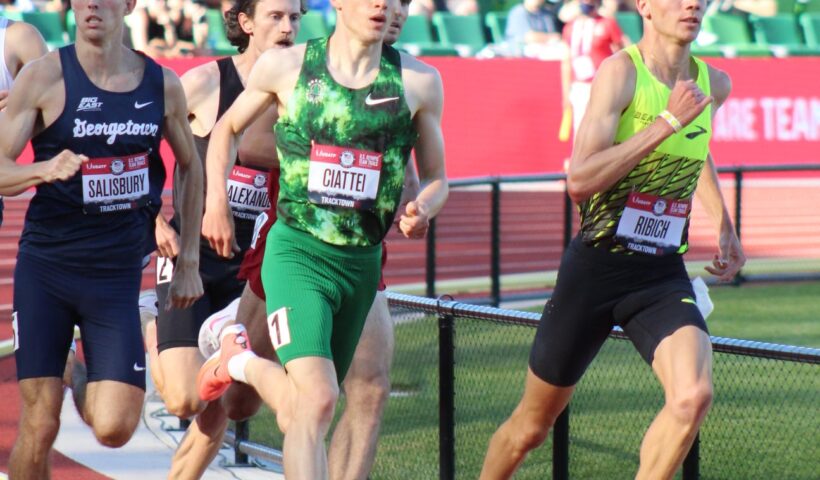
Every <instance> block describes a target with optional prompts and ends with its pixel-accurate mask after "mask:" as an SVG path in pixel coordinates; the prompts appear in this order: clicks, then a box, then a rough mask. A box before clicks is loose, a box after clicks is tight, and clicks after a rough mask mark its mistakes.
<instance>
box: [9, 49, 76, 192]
mask: <svg viewBox="0 0 820 480" xmlns="http://www.w3.org/2000/svg"><path fill="white" fill-rule="evenodd" d="M59 82H62V77H61V76H60V69H59V67H56V66H55V65H54V64H53V62H43V61H40V60H38V61H35V62H34V63H32V64H31V65H30V67H29V68H24V69H23V71H21V72H20V74H19V75H18V77H17V81H16V82H15V84H14V86H13V87H12V89H11V93H10V95H9V103H8V106H7V108H6V109H5V110H4V111H3V114H2V115H0V132H6V133H5V134H3V135H0V195H17V194H19V193H22V192H24V191H25V190H26V189H28V188H30V187H33V186H36V185H39V184H41V183H46V182H54V181H58V180H66V179H68V178H71V177H72V176H74V175H75V174H76V173H77V170H79V169H80V165H81V164H82V162H84V161H85V160H87V157H85V156H84V155H76V154H74V153H72V152H71V151H69V150H63V151H62V152H60V153H59V154H57V156H55V157H54V158H52V159H51V160H48V161H43V162H34V163H31V164H29V165H19V164H17V163H16V160H17V157H19V156H20V153H21V152H22V151H23V148H24V147H25V146H26V143H27V142H28V141H29V140H30V139H31V137H32V136H33V135H34V134H35V126H36V125H37V123H38V121H40V122H41V121H42V113H41V106H42V104H43V103H44V102H45V98H46V96H47V95H48V94H49V92H53V91H55V90H56V89H57V88H59Z"/></svg>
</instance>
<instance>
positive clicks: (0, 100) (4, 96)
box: [0, 90, 9, 112]
mask: <svg viewBox="0 0 820 480" xmlns="http://www.w3.org/2000/svg"><path fill="white" fill-rule="evenodd" d="M8 98H9V91H8V90H0V112H2V111H3V109H4V108H6V104H7V103H8V101H9V100H8Z"/></svg>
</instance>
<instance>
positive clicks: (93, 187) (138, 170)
mask: <svg viewBox="0 0 820 480" xmlns="http://www.w3.org/2000/svg"><path fill="white" fill-rule="evenodd" d="M82 178H83V211H85V213H88V214H94V215H99V214H105V213H112V212H122V211H126V210H136V209H138V208H140V207H142V206H144V205H145V204H146V203H147V202H148V195H149V192H150V185H149V182H148V153H147V152H146V153H139V154H136V155H130V156H126V157H108V158H91V159H89V160H88V161H87V162H85V163H84V164H83V166H82Z"/></svg>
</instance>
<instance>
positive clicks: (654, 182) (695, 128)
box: [581, 45, 712, 253]
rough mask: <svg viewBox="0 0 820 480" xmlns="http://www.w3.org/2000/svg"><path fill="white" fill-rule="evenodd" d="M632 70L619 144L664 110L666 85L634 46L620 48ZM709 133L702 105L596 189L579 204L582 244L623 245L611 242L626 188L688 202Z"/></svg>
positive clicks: (701, 75) (704, 86) (705, 73)
mask: <svg viewBox="0 0 820 480" xmlns="http://www.w3.org/2000/svg"><path fill="white" fill-rule="evenodd" d="M625 51H626V52H627V53H628V54H629V56H630V58H631V59H632V62H633V63H634V65H635V70H636V72H637V76H636V81H635V95H634V97H633V98H632V102H631V103H630V104H629V106H628V107H627V109H626V110H625V111H624V112H623V114H621V119H620V121H619V123H618V130H617V133H616V135H615V143H616V144H618V143H622V142H624V141H626V140H627V139H628V138H630V137H632V136H633V135H635V134H636V133H637V132H639V131H641V130H642V129H644V128H646V126H648V125H649V124H650V123H652V122H653V121H655V118H656V117H657V116H658V114H659V113H660V112H661V111H663V110H664V109H665V108H666V105H667V102H668V100H669V94H670V92H671V91H670V89H669V87H667V86H666V85H665V84H663V83H661V82H660V81H659V80H658V79H656V78H655V76H654V75H652V73H651V72H650V71H649V69H648V68H647V67H646V65H645V64H644V62H643V59H642V58H641V53H640V51H639V50H638V47H637V46H636V45H631V46H629V47H627V48H626V49H625ZM692 60H693V61H694V62H695V64H696V65H697V69H698V73H697V80H696V83H697V85H698V87H700V89H701V91H703V92H704V93H705V94H706V95H709V94H710V92H711V89H710V86H709V70H708V67H707V66H706V64H705V63H704V62H703V61H701V60H700V59H697V58H695V57H692ZM711 136H712V108H711V105H709V106H707V107H706V108H705V109H704V111H703V112H702V113H701V114H700V115H699V116H698V117H697V118H695V120H694V121H693V122H691V123H690V124H689V125H687V126H686V127H684V128H683V129H682V130H681V131H680V132H678V133H675V134H673V135H671V136H670V137H669V138H667V139H666V140H665V141H664V142H663V143H661V144H660V145H659V146H658V147H657V148H656V149H655V150H654V151H653V152H652V153H650V154H649V155H647V156H646V157H644V158H643V159H641V161H640V162H639V163H638V165H637V166H635V168H634V169H632V171H631V172H629V173H628V174H627V175H626V176H625V177H624V178H622V179H621V180H619V181H618V183H616V184H615V185H613V186H612V187H611V188H610V189H609V190H607V191H605V192H601V193H596V194H594V195H593V196H592V197H590V198H589V199H588V200H587V201H586V202H584V203H582V204H581V236H582V239H583V241H584V242H585V243H587V244H592V245H595V246H603V247H606V248H609V249H610V250H611V251H613V252H623V251H626V249H625V248H624V247H623V246H622V245H621V244H620V243H618V242H617V241H616V240H615V238H614V237H615V232H616V229H617V227H618V222H619V221H620V219H621V215H622V214H623V212H624V207H625V205H626V201H627V197H628V196H629V194H630V193H631V192H638V193H642V194H649V195H653V196H657V197H662V198H664V199H668V200H689V199H691V198H692V195H693V194H694V192H695V187H696V186H697V182H698V178H699V176H700V172H701V169H702V168H703V165H704V163H705V161H706V157H707V155H708V153H709V139H710V138H711ZM688 222H689V219H688V217H687V219H686V227H685V228H684V229H683V236H682V238H681V243H680V248H679V249H678V250H677V253H684V252H685V251H686V250H687V249H688V244H687V242H686V239H687V231H688Z"/></svg>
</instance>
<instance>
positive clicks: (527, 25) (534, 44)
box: [504, 0, 563, 59]
mask: <svg viewBox="0 0 820 480" xmlns="http://www.w3.org/2000/svg"><path fill="white" fill-rule="evenodd" d="M560 32H561V29H560V22H559V21H558V17H557V15H556V13H555V9H554V8H553V7H552V6H547V4H546V3H545V0H523V1H522V2H521V3H520V4H518V5H516V6H514V7H513V8H512V9H510V13H509V15H508V16H507V28H506V31H505V32H504V33H505V37H506V40H507V42H508V43H509V44H510V45H511V46H512V47H513V49H514V50H515V51H518V52H520V54H521V55H523V56H526V57H536V58H543V59H548V58H560V56H561V52H562V50H563V48H562V47H561V33H560Z"/></svg>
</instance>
